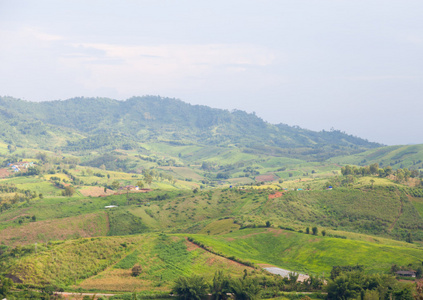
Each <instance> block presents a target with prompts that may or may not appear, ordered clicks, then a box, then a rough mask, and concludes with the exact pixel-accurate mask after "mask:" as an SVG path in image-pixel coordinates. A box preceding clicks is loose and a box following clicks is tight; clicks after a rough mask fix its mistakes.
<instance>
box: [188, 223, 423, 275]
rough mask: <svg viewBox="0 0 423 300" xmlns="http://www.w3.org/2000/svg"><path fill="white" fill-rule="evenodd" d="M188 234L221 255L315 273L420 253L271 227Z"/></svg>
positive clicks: (384, 265) (406, 259) (387, 263)
mask: <svg viewBox="0 0 423 300" xmlns="http://www.w3.org/2000/svg"><path fill="white" fill-rule="evenodd" d="M191 236H192V237H193V238H194V239H195V240H196V241H199V242H201V243H203V244H204V245H206V246H207V247H210V248H212V249H213V250H214V251H217V252H220V253H222V254H224V255H225V256H235V257H237V258H241V259H244V260H248V261H252V262H255V263H258V264H270V265H274V266H277V267H280V268H284V269H287V270H292V271H298V272H305V273H309V274H316V275H321V274H322V273H323V272H324V273H326V274H328V272H330V270H331V268H332V266H334V265H356V264H360V265H364V266H365V268H366V270H367V271H368V272H387V271H388V270H389V269H390V267H391V265H392V264H398V265H408V264H410V263H412V264H417V263H420V261H421V257H423V250H422V249H416V248H411V247H410V248H409V247H400V246H391V245H385V244H374V243H369V242H363V241H354V240H346V239H338V238H331V237H322V236H313V235H307V234H301V233H295V232H291V231H284V230H275V229H244V230H239V231H236V232H232V233H229V234H225V235H220V236H208V235H191ZM269 245H272V246H269Z"/></svg>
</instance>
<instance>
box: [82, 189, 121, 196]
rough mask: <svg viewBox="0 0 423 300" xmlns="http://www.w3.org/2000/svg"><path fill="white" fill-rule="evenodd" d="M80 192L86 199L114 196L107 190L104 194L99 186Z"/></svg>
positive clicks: (111, 191)
mask: <svg viewBox="0 0 423 300" xmlns="http://www.w3.org/2000/svg"><path fill="white" fill-rule="evenodd" d="M80 192H81V194H82V195H84V196H86V197H89V196H91V197H99V196H110V195H113V194H114V191H113V190H109V189H107V190H106V192H104V188H103V187H100V186H93V187H89V188H86V189H83V190H80Z"/></svg>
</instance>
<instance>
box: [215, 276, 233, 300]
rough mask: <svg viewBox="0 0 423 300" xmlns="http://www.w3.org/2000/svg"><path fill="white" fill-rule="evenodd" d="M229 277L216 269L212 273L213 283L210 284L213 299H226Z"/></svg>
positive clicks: (229, 288) (228, 290)
mask: <svg viewBox="0 0 423 300" xmlns="http://www.w3.org/2000/svg"><path fill="white" fill-rule="evenodd" d="M230 281H231V278H230V277H229V276H227V275H225V274H224V273H223V271H222V270H218V271H216V272H215V273H214V277H213V283H212V285H211V286H210V292H211V294H212V298H213V299H215V300H225V299H228V295H227V294H228V293H229V292H230V291H231V287H230Z"/></svg>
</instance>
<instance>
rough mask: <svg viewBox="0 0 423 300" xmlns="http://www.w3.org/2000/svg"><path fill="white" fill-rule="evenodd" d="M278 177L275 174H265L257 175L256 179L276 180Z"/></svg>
mask: <svg viewBox="0 0 423 300" xmlns="http://www.w3.org/2000/svg"><path fill="white" fill-rule="evenodd" d="M276 179H278V177H276V176H275V174H264V175H259V176H256V181H274V180H276Z"/></svg>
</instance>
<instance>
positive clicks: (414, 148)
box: [330, 145, 423, 169]
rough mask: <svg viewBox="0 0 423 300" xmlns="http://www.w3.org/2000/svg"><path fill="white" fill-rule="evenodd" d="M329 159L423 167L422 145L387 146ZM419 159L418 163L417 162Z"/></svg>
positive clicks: (362, 163) (353, 162)
mask: <svg viewBox="0 0 423 300" xmlns="http://www.w3.org/2000/svg"><path fill="white" fill-rule="evenodd" d="M330 160H331V161H334V162H338V163H340V164H354V165H369V164H372V163H379V164H380V163H383V166H388V165H390V164H391V163H392V167H393V168H399V167H401V165H403V167H406V168H407V167H408V168H409V167H412V168H417V169H423V162H422V161H423V145H409V146H388V147H382V148H377V149H372V150H368V151H366V152H362V153H358V154H354V155H351V156H342V157H335V158H332V159H330ZM418 161H420V163H417V162H418Z"/></svg>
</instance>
